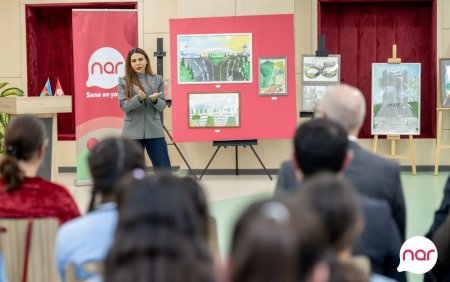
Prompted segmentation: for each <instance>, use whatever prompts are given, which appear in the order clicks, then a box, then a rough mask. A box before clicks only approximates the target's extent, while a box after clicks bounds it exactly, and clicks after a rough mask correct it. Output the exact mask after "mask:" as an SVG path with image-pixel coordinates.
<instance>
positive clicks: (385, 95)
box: [372, 63, 421, 135]
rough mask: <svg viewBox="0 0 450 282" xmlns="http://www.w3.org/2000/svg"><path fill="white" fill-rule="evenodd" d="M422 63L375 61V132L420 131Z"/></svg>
mask: <svg viewBox="0 0 450 282" xmlns="http://www.w3.org/2000/svg"><path fill="white" fill-rule="evenodd" d="M420 76H421V73H420V63H407V64H384V63H374V64H372V134H373V135H386V134H387V135H391V134H392V135H419V134H420Z"/></svg>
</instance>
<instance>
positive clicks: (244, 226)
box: [230, 199, 299, 282]
mask: <svg viewBox="0 0 450 282" xmlns="http://www.w3.org/2000/svg"><path fill="white" fill-rule="evenodd" d="M291 207H292V205H290V204H289V203H288V202H286V201H281V200H280V199H277V200H275V199H270V200H264V201H260V202H257V203H254V204H252V205H251V206H250V207H249V208H248V209H247V210H245V211H244V213H243V214H242V215H241V217H240V218H239V219H238V221H237V223H236V226H235V228H234V232H233V242H232V247H231V260H230V261H231V266H230V268H231V282H248V281H255V282H256V281H258V282H272V281H279V282H294V281H298V276H299V272H298V270H299V269H298V263H299V261H298V248H299V244H298V242H299V241H298V235H297V234H298V233H297V228H296V225H295V224H294V221H293V220H294V217H296V216H297V214H296V212H294V211H293V210H292V208H291Z"/></svg>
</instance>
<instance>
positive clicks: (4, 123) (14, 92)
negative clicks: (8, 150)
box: [0, 82, 24, 153]
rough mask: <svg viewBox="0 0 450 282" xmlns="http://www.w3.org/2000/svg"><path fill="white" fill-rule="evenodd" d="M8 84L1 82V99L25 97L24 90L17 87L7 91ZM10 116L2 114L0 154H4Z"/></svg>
mask: <svg viewBox="0 0 450 282" xmlns="http://www.w3.org/2000/svg"><path fill="white" fill-rule="evenodd" d="M8 84H9V83H8V82H0V98H3V97H7V96H11V95H12V96H24V92H23V90H22V89H20V88H17V87H9V88H6V89H3V88H4V87H5V86H6V85H8ZM9 119H10V116H9V114H6V113H0V140H1V142H0V152H1V153H3V150H4V148H3V136H4V134H5V129H6V126H7V125H8V123H9Z"/></svg>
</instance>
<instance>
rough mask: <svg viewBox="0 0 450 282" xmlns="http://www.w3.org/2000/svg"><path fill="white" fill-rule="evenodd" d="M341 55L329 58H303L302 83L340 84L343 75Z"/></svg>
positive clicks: (305, 56) (306, 56)
mask: <svg viewBox="0 0 450 282" xmlns="http://www.w3.org/2000/svg"><path fill="white" fill-rule="evenodd" d="M340 58H341V56H340V55H330V56H328V57H316V56H308V55H303V56H302V72H303V74H302V82H303V85H305V84H308V83H317V84H326V83H334V84H336V83H339V81H340V75H341V66H340Z"/></svg>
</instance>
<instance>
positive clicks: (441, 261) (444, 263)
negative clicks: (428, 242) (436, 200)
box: [425, 214, 450, 281]
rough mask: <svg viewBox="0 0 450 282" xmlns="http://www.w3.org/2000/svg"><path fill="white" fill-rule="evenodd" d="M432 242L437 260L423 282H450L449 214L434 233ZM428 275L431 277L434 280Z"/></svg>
mask: <svg viewBox="0 0 450 282" xmlns="http://www.w3.org/2000/svg"><path fill="white" fill-rule="evenodd" d="M432 240H433V242H434V244H435V245H436V249H437V253H438V259H437V263H436V265H435V266H434V267H433V269H432V270H431V273H427V276H426V277H425V278H426V279H425V281H450V214H449V215H447V217H446V219H445V220H444V222H443V223H442V224H441V225H440V226H439V227H438V228H437V230H436V232H434V234H433V237H432ZM428 275H432V277H433V278H434V279H432V280H431V279H430V280H427V278H431V277H430V276H428Z"/></svg>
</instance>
